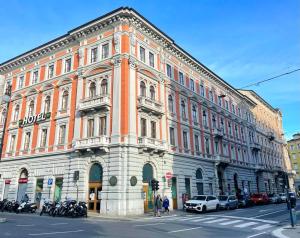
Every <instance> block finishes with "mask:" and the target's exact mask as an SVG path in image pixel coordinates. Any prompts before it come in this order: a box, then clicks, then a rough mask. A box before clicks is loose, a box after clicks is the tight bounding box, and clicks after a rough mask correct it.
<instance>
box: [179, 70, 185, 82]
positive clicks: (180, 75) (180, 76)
mask: <svg viewBox="0 0 300 238" xmlns="http://www.w3.org/2000/svg"><path fill="white" fill-rule="evenodd" d="M179 83H180V84H181V85H184V78H183V73H182V72H179Z"/></svg>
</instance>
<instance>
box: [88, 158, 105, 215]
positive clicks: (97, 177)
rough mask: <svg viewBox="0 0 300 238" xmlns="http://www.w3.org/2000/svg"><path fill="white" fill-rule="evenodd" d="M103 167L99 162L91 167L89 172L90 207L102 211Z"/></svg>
mask: <svg viewBox="0 0 300 238" xmlns="http://www.w3.org/2000/svg"><path fill="white" fill-rule="evenodd" d="M102 177H103V169H102V166H101V165H100V164H98V163H95V164H93V165H92V166H91V168H90V173H89V193H88V195H89V197H88V208H89V210H90V211H93V212H100V207H101V191H102Z"/></svg>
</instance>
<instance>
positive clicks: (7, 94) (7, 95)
mask: <svg viewBox="0 0 300 238" xmlns="http://www.w3.org/2000/svg"><path fill="white" fill-rule="evenodd" d="M10 96H11V85H10V84H8V85H7V87H6V90H5V94H4V95H3V97H2V100H3V102H4V103H6V108H7V110H6V115H5V120H4V125H3V130H2V137H1V146H0V161H1V158H2V149H3V141H4V135H5V128H6V122H7V113H8V108H9V103H10Z"/></svg>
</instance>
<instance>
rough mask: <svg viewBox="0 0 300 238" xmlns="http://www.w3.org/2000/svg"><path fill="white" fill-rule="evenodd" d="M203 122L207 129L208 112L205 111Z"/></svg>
mask: <svg viewBox="0 0 300 238" xmlns="http://www.w3.org/2000/svg"><path fill="white" fill-rule="evenodd" d="M202 120H203V125H204V126H205V127H207V115H206V111H205V110H203V112H202Z"/></svg>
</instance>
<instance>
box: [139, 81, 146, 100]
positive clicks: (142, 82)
mask: <svg viewBox="0 0 300 238" xmlns="http://www.w3.org/2000/svg"><path fill="white" fill-rule="evenodd" d="M140 95H141V96H142V97H146V85H145V83H144V81H141V82H140Z"/></svg>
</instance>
